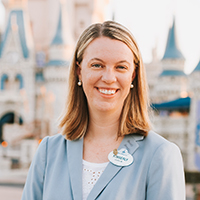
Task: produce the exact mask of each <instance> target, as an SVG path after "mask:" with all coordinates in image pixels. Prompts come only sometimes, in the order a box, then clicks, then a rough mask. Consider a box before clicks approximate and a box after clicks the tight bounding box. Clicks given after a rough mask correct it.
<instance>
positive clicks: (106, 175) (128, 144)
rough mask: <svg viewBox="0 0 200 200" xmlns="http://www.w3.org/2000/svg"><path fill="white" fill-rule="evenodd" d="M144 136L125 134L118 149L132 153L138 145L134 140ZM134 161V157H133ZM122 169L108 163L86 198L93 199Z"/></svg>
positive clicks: (141, 138)
mask: <svg viewBox="0 0 200 200" xmlns="http://www.w3.org/2000/svg"><path fill="white" fill-rule="evenodd" d="M143 139H144V136H134V135H127V136H125V137H124V139H123V141H122V142H121V144H120V146H119V148H118V149H121V148H126V149H127V150H128V152H129V153H130V154H133V153H134V152H135V151H136V150H137V148H138V147H139V145H138V144H137V142H136V141H138V140H143ZM133 163H134V159H133ZM121 169H122V167H119V166H116V165H113V164H112V163H109V164H108V166H107V167H106V169H105V170H104V172H103V174H102V175H101V176H100V178H99V180H98V181H97V183H96V184H95V185H94V187H93V188H92V190H91V192H90V194H89V195H88V198H87V200H94V199H96V198H97V196H98V195H99V194H100V193H101V191H102V190H103V189H104V188H105V187H106V186H107V185H108V184H109V182H110V181H111V180H112V178H113V177H114V176H115V175H116V174H117V173H118V172H119V171H120V170H121Z"/></svg>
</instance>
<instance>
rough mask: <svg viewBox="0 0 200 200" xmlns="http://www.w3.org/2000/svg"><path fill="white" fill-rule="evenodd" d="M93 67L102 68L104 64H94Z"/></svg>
mask: <svg viewBox="0 0 200 200" xmlns="http://www.w3.org/2000/svg"><path fill="white" fill-rule="evenodd" d="M92 67H94V68H101V67H102V65H100V64H92Z"/></svg>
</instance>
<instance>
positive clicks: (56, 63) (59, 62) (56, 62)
mask: <svg viewBox="0 0 200 200" xmlns="http://www.w3.org/2000/svg"><path fill="white" fill-rule="evenodd" d="M46 66H69V62H68V61H66V60H50V61H49V62H48V63H47V65H46Z"/></svg>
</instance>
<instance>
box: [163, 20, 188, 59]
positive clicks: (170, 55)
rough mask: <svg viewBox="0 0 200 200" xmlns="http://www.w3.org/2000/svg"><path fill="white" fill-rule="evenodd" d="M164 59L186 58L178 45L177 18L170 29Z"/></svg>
mask: <svg viewBox="0 0 200 200" xmlns="http://www.w3.org/2000/svg"><path fill="white" fill-rule="evenodd" d="M164 59H185V58H184V56H183V54H182V53H181V51H180V50H179V49H178V47H177V41H176V35H175V20H174V21H173V25H172V27H171V28H170V30H169V34H168V39H167V45H166V49H165V54H164V56H163V58H162V60H164Z"/></svg>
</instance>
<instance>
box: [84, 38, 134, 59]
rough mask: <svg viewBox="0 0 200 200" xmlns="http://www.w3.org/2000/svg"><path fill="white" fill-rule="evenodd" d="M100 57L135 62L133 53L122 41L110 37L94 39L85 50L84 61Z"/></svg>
mask: <svg viewBox="0 0 200 200" xmlns="http://www.w3.org/2000/svg"><path fill="white" fill-rule="evenodd" d="M91 57H98V58H105V59H106V58H108V59H111V58H117V59H119V60H120V59H123V60H124V59H125V60H127V59H128V60H130V59H131V60H132V61H133V58H134V56H133V52H132V51H131V49H130V48H129V47H128V46H127V45H126V44H125V43H124V42H122V41H119V40H116V39H110V38H108V37H99V38H96V39H94V40H93V41H92V42H91V43H90V44H89V45H88V47H87V48H86V49H85V52H84V55H83V59H86V58H88V59H89V58H91Z"/></svg>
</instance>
